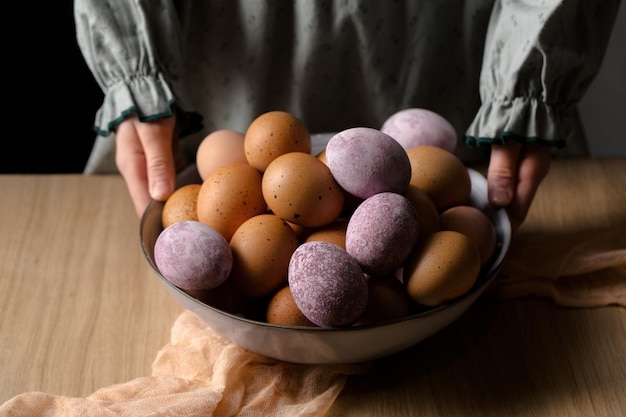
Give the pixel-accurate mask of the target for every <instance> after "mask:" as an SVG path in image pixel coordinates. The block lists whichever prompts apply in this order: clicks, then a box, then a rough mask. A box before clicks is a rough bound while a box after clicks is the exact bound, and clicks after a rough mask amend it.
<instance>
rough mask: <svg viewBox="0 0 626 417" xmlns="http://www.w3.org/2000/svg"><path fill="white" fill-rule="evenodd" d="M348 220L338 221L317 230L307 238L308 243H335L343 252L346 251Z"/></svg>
mask: <svg viewBox="0 0 626 417" xmlns="http://www.w3.org/2000/svg"><path fill="white" fill-rule="evenodd" d="M347 227H348V220H347V219H345V218H341V219H337V220H335V221H334V222H332V223H331V224H329V225H327V226H322V227H320V228H317V229H315V230H314V231H312V232H311V233H309V235H308V236H307V238H306V241H307V242H310V241H312V240H323V241H325V242H330V243H334V244H335V245H337V246H339V247H340V248H342V249H343V250H345V249H346V228H347Z"/></svg>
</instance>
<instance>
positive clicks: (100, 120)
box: [75, 0, 619, 173]
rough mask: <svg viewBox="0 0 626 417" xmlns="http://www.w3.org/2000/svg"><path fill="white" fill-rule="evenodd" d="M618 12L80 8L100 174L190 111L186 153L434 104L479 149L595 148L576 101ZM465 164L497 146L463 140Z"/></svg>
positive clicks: (469, 5) (494, 7) (585, 8)
mask: <svg viewBox="0 0 626 417" xmlns="http://www.w3.org/2000/svg"><path fill="white" fill-rule="evenodd" d="M618 7H619V1H613V0H611V1H608V0H596V1H591V0H565V1H555V0H546V1H541V2H540V1H511V0H507V1H505V0H501V1H494V0H474V1H460V0H438V1H428V0H422V1H418V0H415V1H410V0H405V1H403V0H397V1H371V0H369V1H368V0H315V1H312V0H293V1H292V0H274V1H258V0H212V1H211V0H209V1H200V0H196V1H179V2H172V1H166V0H151V1H146V2H142V1H138V0H134V1H131V0H124V1H122V0H76V1H75V21H76V32H77V39H78V43H79V46H80V48H81V51H82V53H83V55H84V57H85V60H86V62H87V64H88V66H89V68H90V69H91V71H92V73H93V74H94V76H95V78H96V80H97V81H98V83H99V85H100V87H101V88H102V90H103V92H104V101H103V104H102V106H101V108H100V109H99V110H98V112H97V114H96V117H95V123H94V130H95V131H96V133H97V135H98V138H97V140H96V144H95V146H94V150H93V152H92V155H91V157H90V159H89V161H88V163H87V166H86V168H85V171H86V172H87V173H89V172H113V171H115V170H116V168H115V164H114V159H113V155H114V146H115V140H114V134H115V132H114V130H115V127H116V126H117V124H119V123H120V122H121V121H122V120H123V119H124V117H126V116H127V115H129V114H132V113H134V114H136V115H137V116H138V117H139V118H140V119H142V120H151V119H155V118H159V117H164V116H169V115H171V114H172V112H173V111H176V112H177V117H178V121H179V127H180V128H181V129H182V130H181V136H182V137H184V138H185V139H184V141H183V143H185V147H186V148H188V153H187V158H188V159H190V158H193V152H194V150H195V146H197V144H198V143H199V141H200V140H201V139H202V138H203V137H204V136H205V135H206V134H208V133H209V132H211V131H213V130H216V129H222V128H229V129H235V130H239V131H241V132H245V129H246V128H247V126H248V125H249V123H250V122H251V121H252V120H253V119H254V118H255V117H256V116H258V115H259V114H261V113H263V112H265V111H269V110H286V111H289V112H291V113H293V114H294V115H296V116H298V117H299V118H301V119H302V120H303V121H304V122H305V123H306V124H307V126H308V127H309V129H310V131H311V132H334V131H339V130H342V129H345V128H349V127H355V126H368V127H374V128H379V127H381V125H382V123H383V121H384V120H385V119H386V118H387V117H388V116H390V115H391V114H392V113H394V112H396V111H398V110H400V109H403V108H408V107H423V108H428V109H430V110H433V111H436V112H438V113H439V114H441V115H443V116H444V117H446V118H447V119H448V120H449V121H450V122H451V123H452V124H453V125H454V127H455V128H456V129H457V132H458V135H459V138H462V139H464V142H466V143H467V144H470V145H479V144H483V143H486V144H489V143H493V142H502V141H504V140H508V139H511V138H512V139H516V140H522V141H531V142H540V143H545V144H549V145H554V147H555V149H558V148H563V147H564V146H565V145H566V144H567V148H566V150H567V152H568V153H569V154H584V153H585V152H586V147H585V142H584V135H583V132H582V128H581V125H580V122H579V120H578V117H577V113H576V103H577V102H578V101H579V99H580V98H581V97H582V95H583V94H584V92H585V90H586V88H587V87H588V85H589V84H590V82H591V81H592V79H593V77H594V76H595V74H596V72H597V71H598V69H599V66H600V64H601V61H602V58H603V55H604V52H605V49H606V46H607V43H608V40H609V37H610V33H611V30H612V26H613V23H614V20H615V16H616V13H617V9H618ZM459 142H460V143H459V146H458V147H457V152H458V153H459V155H460V156H461V157H463V158H464V159H465V160H468V161H471V160H477V159H480V158H483V157H484V156H485V150H484V149H483V150H481V149H479V148H480V147H479V148H478V149H477V147H475V146H474V147H473V146H466V144H464V143H463V140H460V141H459Z"/></svg>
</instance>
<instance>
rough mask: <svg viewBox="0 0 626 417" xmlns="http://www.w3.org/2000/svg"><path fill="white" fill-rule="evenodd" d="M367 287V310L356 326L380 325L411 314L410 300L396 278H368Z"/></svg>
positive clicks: (388, 276) (391, 276)
mask: <svg viewBox="0 0 626 417" xmlns="http://www.w3.org/2000/svg"><path fill="white" fill-rule="evenodd" d="M367 286H368V294H369V295H368V302H367V308H366V310H365V313H364V314H363V316H362V317H361V319H360V320H359V322H358V323H357V324H376V323H382V322H384V321H388V320H394V319H399V318H402V317H406V316H408V315H409V314H410V313H411V304H412V302H411V299H410V298H409V296H408V295H407V293H406V289H405V288H404V285H402V282H400V280H399V279H398V278H397V277H395V276H393V275H386V276H381V277H368V279H367Z"/></svg>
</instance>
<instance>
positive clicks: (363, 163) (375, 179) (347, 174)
mask: <svg viewBox="0 0 626 417" xmlns="http://www.w3.org/2000/svg"><path fill="white" fill-rule="evenodd" d="M326 161H327V162H328V167H329V168H330V171H331V173H332V174H333V177H334V178H335V180H336V181H337V183H339V185H341V187H342V188H343V189H344V190H346V191H347V192H348V193H350V194H352V195H354V196H356V197H359V198H362V199H365V198H367V197H370V196H372V195H374V194H376V193H380V192H386V191H390V192H395V193H399V194H404V192H406V190H407V188H408V186H409V182H410V180H411V163H410V161H409V157H408V156H407V154H406V151H405V150H404V148H402V146H401V145H400V144H399V143H398V142H397V141H396V140H395V139H394V138H392V137H391V136H389V135H387V134H385V133H383V132H381V131H380V130H376V129H371V128H367V127H354V128H350V129H346V130H343V131H341V132H339V133H337V134H335V135H334V136H333V137H331V138H330V140H329V141H328V144H327V145H326Z"/></svg>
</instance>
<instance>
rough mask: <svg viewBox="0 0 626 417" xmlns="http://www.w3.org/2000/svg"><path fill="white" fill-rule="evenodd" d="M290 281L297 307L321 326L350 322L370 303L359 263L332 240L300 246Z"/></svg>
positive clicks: (296, 253) (293, 261) (294, 257)
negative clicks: (331, 241) (330, 241)
mask: <svg viewBox="0 0 626 417" xmlns="http://www.w3.org/2000/svg"><path fill="white" fill-rule="evenodd" d="M288 283H289V287H290V288H291V292H292V294H293V298H294V300H295V302H296V304H297V306H298V308H299V309H300V310H301V311H302V313H303V314H304V315H305V316H306V317H307V318H308V319H309V320H311V321H312V322H313V323H315V324H316V325H318V326H321V327H345V326H351V325H353V324H354V323H356V322H357V321H358V320H359V319H360V318H361V316H362V315H363V313H364V312H365V309H366V307H367V301H368V292H367V291H368V290H367V281H366V280H365V276H364V275H363V271H362V270H361V268H360V267H359V264H358V263H357V262H356V261H355V260H354V258H352V257H351V256H350V255H348V253H347V252H346V251H345V250H343V249H341V248H340V247H339V246H337V245H334V244H332V243H329V242H322V241H312V242H305V243H303V244H301V245H300V246H298V248H297V249H296V251H295V252H294V253H293V255H292V257H291V260H290V261H289V271H288Z"/></svg>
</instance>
